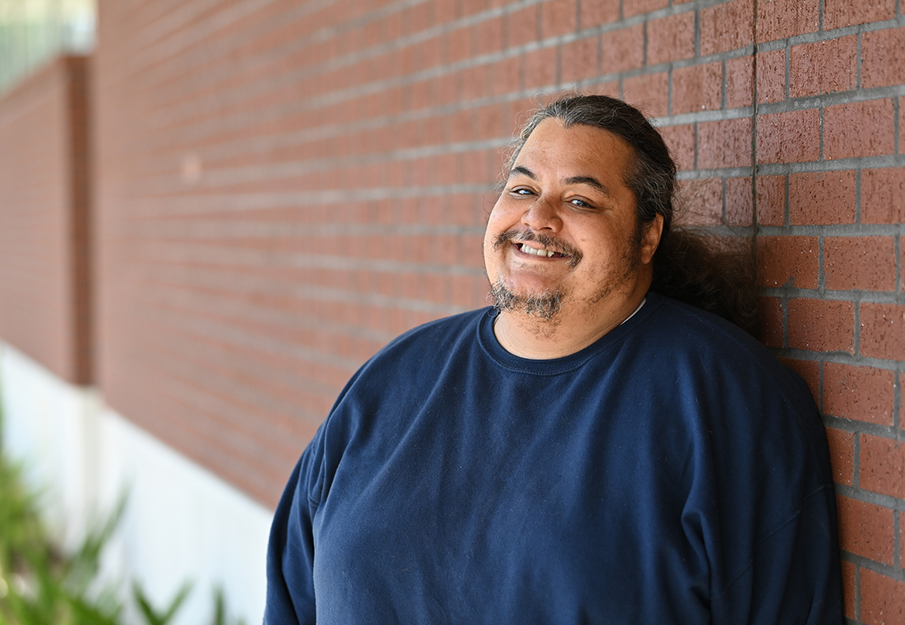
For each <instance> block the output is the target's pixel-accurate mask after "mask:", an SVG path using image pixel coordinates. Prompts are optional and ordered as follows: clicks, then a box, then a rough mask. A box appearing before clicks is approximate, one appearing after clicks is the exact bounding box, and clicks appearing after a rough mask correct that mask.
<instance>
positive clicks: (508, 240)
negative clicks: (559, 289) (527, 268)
mask: <svg viewBox="0 0 905 625" xmlns="http://www.w3.org/2000/svg"><path fill="white" fill-rule="evenodd" d="M529 241H531V242H534V243H537V244H540V245H541V247H533V246H531V245H528V242H529ZM505 245H514V246H515V248H516V249H517V250H518V251H519V252H521V253H523V254H528V255H529V256H537V257H538V258H552V259H557V258H561V259H564V260H566V262H567V263H568V266H569V267H571V268H573V269H574V268H575V267H576V266H577V265H578V263H580V262H581V257H582V254H581V252H580V251H579V250H578V249H576V248H573V247H572V246H570V245H567V244H566V243H564V242H562V241H559V240H558V239H555V238H553V237H551V236H549V235H546V234H538V233H535V232H531V231H530V230H529V231H525V232H517V231H515V230H509V231H508V232H503V233H501V234H499V235H497V237H496V241H494V244H493V247H494V249H501V248H502V247H503V246H505Z"/></svg>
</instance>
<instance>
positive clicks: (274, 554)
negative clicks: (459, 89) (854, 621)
mask: <svg viewBox="0 0 905 625" xmlns="http://www.w3.org/2000/svg"><path fill="white" fill-rule="evenodd" d="M675 173H676V172H675V165H674V164H673V161H672V159H671V158H670V157H669V152H668V150H667V148H666V146H665V145H664V143H663V141H662V139H661V138H660V136H659V134H658V133H657V132H656V130H655V129H653V128H652V127H651V126H650V124H649V123H648V122H647V121H646V120H645V119H644V118H643V116H642V115H641V114H640V113H639V112H638V111H637V110H636V109H634V108H632V107H630V106H628V105H626V104H624V103H622V102H620V101H618V100H613V99H611V98H607V97H603V96H570V97H566V98H562V99H560V100H557V101H556V102H554V103H552V104H551V105H550V106H548V107H546V108H544V109H542V110H540V111H538V112H537V114H536V115H535V116H534V117H533V118H532V119H531V120H530V121H529V123H528V124H527V126H526V127H525V129H524V130H523V132H522V133H521V135H520V137H519V140H518V142H517V144H516V149H515V151H514V154H513V157H512V159H511V160H510V162H509V164H508V168H507V176H506V180H505V184H504V187H503V189H502V191H501V193H500V197H499V199H498V200H497V202H496V205H495V206H494V208H493V211H492V212H491V214H490V218H489V220H488V225H487V232H486V235H485V239H484V261H485V266H486V269H487V275H488V278H489V280H490V284H491V292H492V295H493V298H494V302H495V304H494V306H492V307H490V308H487V309H483V310H478V311H474V312H471V313H466V314H462V315H457V316H455V317H451V318H448V319H443V320H440V321H437V322H433V323H430V324H427V325H425V326H422V327H420V328H416V329H414V330H412V331H410V332H408V333H406V334H404V335H403V336H401V337H399V338H398V339H396V340H395V341H393V342H392V343H390V345H388V346H387V347H386V348H384V349H383V350H381V352H380V353H378V354H377V355H376V356H374V358H372V359H371V360H370V361H369V362H368V363H367V364H365V365H364V366H363V367H362V368H361V369H360V370H359V371H358V372H357V373H356V374H355V376H354V377H353V378H352V380H350V382H349V383H348V384H347V386H346V388H345V389H344V390H343V392H342V393H341V395H340V397H339V398H338V399H337V402H336V404H335V405H334V408H333V410H332V411H331V413H330V415H329V416H328V417H327V419H326V421H325V422H324V424H323V425H322V426H321V428H320V429H319V431H318V433H317V435H316V436H315V438H314V440H313V441H312V442H311V444H310V446H309V447H308V449H307V450H306V451H305V452H304V454H303V455H302V458H301V460H300V461H299V464H298V466H297V467H296V470H295V471H294V473H293V475H292V476H291V478H290V480H289V484H288V486H287V488H286V492H285V494H284V496H283V499H282V501H281V503H280V505H279V507H278V509H277V512H276V515H275V518H274V524H273V530H272V534H271V541H270V548H269V554H268V594H267V608H266V613H265V617H264V621H265V623H267V624H268V625H284V624H295V623H321V624H323V623H327V624H344V625H345V624H349V623H377V624H383V623H387V624H389V623H413V624H416V623H417V624H423V623H519V624H523V623H538V624H540V623H545V624H546V623H549V624H576V625H578V624H586V623H601V624H612V623H656V624H658V625H660V624H668V623H676V624H678V623H682V624H687V623H725V624H729V623H731V624H736V623H762V624H764V625H766V624H770V625H775V624H777V623H809V624H815V625H816V624H818V623H819V624H821V625H822V624H825V623H841V621H842V615H841V600H840V596H841V585H840V579H839V562H838V553H837V547H836V520H835V509H834V496H833V486H832V481H831V479H830V474H829V462H828V456H827V448H826V439H825V435H824V431H823V427H822V425H821V423H820V420H819V416H818V415H817V412H816V409H815V407H814V404H813V401H812V400H811V398H810V395H809V393H808V390H807V387H806V386H805V385H804V383H803V382H802V381H801V379H800V378H798V377H797V376H796V375H795V374H793V373H792V372H791V371H789V370H787V369H785V368H784V367H783V366H782V365H780V364H779V363H778V362H777V361H776V360H775V359H774V358H773V357H772V356H771V355H770V354H769V353H768V352H767V351H766V350H765V349H764V348H763V347H762V346H761V345H759V344H758V343H757V342H756V341H755V340H754V339H752V338H751V337H750V336H749V335H748V334H746V333H745V332H743V331H741V330H740V329H739V328H738V327H736V326H735V325H733V324H732V323H729V322H727V321H726V320H724V319H722V318H720V317H718V316H716V315H713V314H710V313H708V312H704V311H703V310H701V309H700V308H697V307H695V306H692V305H689V304H688V302H689V301H690V302H691V303H692V304H697V305H700V306H703V307H705V308H707V309H709V310H714V311H717V312H719V313H720V314H721V315H722V316H724V317H728V318H730V319H734V320H736V321H740V322H744V321H745V320H746V319H747V318H748V313H747V312H746V311H745V310H744V307H741V308H742V309H740V308H739V306H738V305H737V304H738V302H739V301H744V300H745V298H744V297H742V298H740V297H739V294H738V293H737V292H736V291H735V290H734V289H733V288H732V287H733V285H734V284H735V282H736V279H737V276H735V275H733V274H732V273H731V270H732V265H731V264H727V263H724V262H723V261H722V260H721V257H720V256H719V255H718V254H717V255H714V254H711V253H710V252H708V251H707V250H706V248H705V247H703V246H702V245H701V242H700V241H699V240H695V239H694V238H691V237H689V235H688V233H685V232H683V231H681V230H678V229H674V228H672V223H671V222H672V216H673V214H672V213H673V209H672V194H673V190H674V186H675ZM727 286H728V287H730V288H728V289H727V288H726V287H727ZM713 293H717V294H718V296H717V297H714V296H713V295H712V294H713ZM667 295H670V296H674V297H678V298H679V299H683V300H686V303H680V302H679V301H677V300H676V299H673V297H667ZM727 302H728V304H727Z"/></svg>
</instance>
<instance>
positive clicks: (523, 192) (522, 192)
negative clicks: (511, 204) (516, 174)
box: [512, 187, 534, 195]
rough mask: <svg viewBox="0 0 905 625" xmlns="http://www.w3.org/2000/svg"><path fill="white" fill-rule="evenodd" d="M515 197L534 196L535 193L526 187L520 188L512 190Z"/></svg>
mask: <svg viewBox="0 0 905 625" xmlns="http://www.w3.org/2000/svg"><path fill="white" fill-rule="evenodd" d="M512 193H513V194H514V195H534V191H532V190H531V189H526V188H524V187H518V188H516V189H513V190H512Z"/></svg>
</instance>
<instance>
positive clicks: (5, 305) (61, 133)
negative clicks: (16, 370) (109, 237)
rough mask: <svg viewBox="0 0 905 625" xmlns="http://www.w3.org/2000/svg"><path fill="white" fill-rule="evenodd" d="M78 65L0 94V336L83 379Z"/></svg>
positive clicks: (83, 130) (86, 349)
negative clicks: (0, 95)
mask: <svg viewBox="0 0 905 625" xmlns="http://www.w3.org/2000/svg"><path fill="white" fill-rule="evenodd" d="M86 69H87V60H86V59H85V58H84V57H63V58H60V59H57V60H56V61H54V62H53V63H51V64H49V65H48V66H46V67H45V68H44V69H43V70H42V71H40V72H39V73H37V74H36V75H34V76H32V77H31V78H30V79H28V80H27V81H24V82H22V83H20V84H19V85H18V86H16V87H15V88H13V89H12V90H11V91H9V92H7V93H5V94H4V95H3V96H2V97H0V336H2V337H3V339H4V340H5V341H7V342H8V343H10V344H12V345H15V346H16V347H17V348H19V349H20V350H22V351H23V352H24V353H26V354H28V355H29V356H31V357H32V358H34V359H35V360H37V361H38V362H40V363H42V364H43V365H44V366H46V367H47V368H48V369H50V370H51V371H53V372H54V373H55V374H57V375H58V376H60V377H61V378H62V379H64V380H67V381H69V382H72V383H75V384H86V383H88V382H90V379H91V351H90V342H91V334H90V323H89V321H90V314H89V313H90V310H89V307H90V306H89V305H90V291H89V281H88V271H89V255H88V250H89V222H88V218H89V215H88V206H89V197H88V193H89V186H88V182H89V179H88V176H89V172H88V162H89V161H88V144H87V140H88V136H89V131H88V126H87V124H88V116H87V101H86V97H87V93H88V87H87V82H86V80H87V74H86Z"/></svg>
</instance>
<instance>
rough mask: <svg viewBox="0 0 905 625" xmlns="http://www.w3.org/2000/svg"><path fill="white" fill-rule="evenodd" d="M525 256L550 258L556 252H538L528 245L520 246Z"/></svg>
mask: <svg viewBox="0 0 905 625" xmlns="http://www.w3.org/2000/svg"><path fill="white" fill-rule="evenodd" d="M520 249H521V250H522V251H523V252H524V253H525V254H532V255H534V256H546V257H547V258H550V257H552V256H553V255H554V254H556V252H554V251H553V250H538V249H535V248H533V247H530V246H528V245H524V244H522V246H521V248H520Z"/></svg>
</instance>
